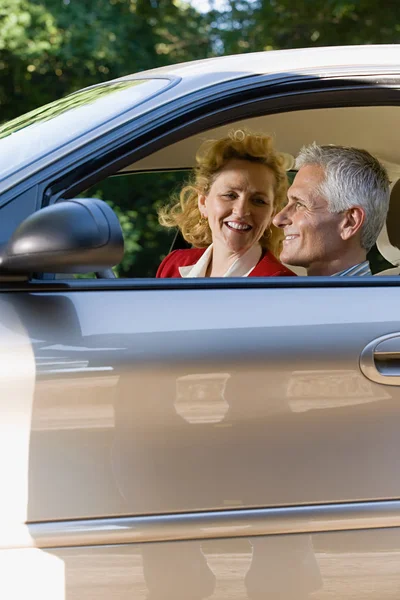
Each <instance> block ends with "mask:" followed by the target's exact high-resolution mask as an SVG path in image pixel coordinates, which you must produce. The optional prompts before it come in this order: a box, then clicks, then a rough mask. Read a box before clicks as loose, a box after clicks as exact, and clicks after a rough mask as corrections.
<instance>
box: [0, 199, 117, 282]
mask: <svg viewBox="0 0 400 600" xmlns="http://www.w3.org/2000/svg"><path fill="white" fill-rule="evenodd" d="M123 255H124V239H123V235H122V229H121V225H120V223H119V220H118V217H117V215H116V214H115V212H114V211H113V210H112V208H111V207H110V206H108V204H106V203H105V202H103V201H102V200H99V199H98V198H74V199H71V200H62V201H59V202H57V203H56V204H53V205H52V206H47V207H46V208H42V209H41V210H38V211H37V212H35V213H33V214H32V215H29V217H27V218H26V219H25V220H24V221H23V222H22V223H21V224H20V225H19V226H18V227H17V229H16V230H15V231H14V233H13V235H12V236H11V238H10V239H9V240H8V242H7V243H6V244H5V245H4V246H3V247H2V248H1V249H0V275H7V274H9V275H29V273H90V272H92V271H102V270H105V269H109V268H111V267H113V266H115V265H117V264H118V263H119V262H120V261H121V260H122V257H123Z"/></svg>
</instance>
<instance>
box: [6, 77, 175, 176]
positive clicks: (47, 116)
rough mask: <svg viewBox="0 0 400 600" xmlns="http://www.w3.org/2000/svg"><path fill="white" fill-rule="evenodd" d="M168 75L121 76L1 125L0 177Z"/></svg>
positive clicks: (147, 92) (151, 90)
mask: <svg viewBox="0 0 400 600" xmlns="http://www.w3.org/2000/svg"><path fill="white" fill-rule="evenodd" d="M169 84H170V81H169V80H168V79H123V80H118V81H113V82H110V83H106V84H101V85H97V86H93V87H89V88H86V89H84V90H80V91H79V92H75V93H74V94H70V95H68V96H66V97H65V98H61V99H60V100H56V101H55V102H52V103H51V104H48V105H46V106H42V107H40V108H38V109H36V110H33V111H31V112H29V113H27V114H26V115H22V116H21V117H18V118H16V119H13V120H12V121H9V122H8V123H4V124H3V125H1V126H0V181H1V180H3V179H5V178H6V177H7V176H8V175H10V174H11V173H13V172H16V171H17V170H18V169H20V168H22V167H24V166H27V165H29V164H31V163H32V162H34V161H35V160H37V159H39V158H41V157H43V156H45V155H47V154H49V153H50V152H54V151H55V150H57V149H58V148H61V147H62V146H64V145H65V144H67V143H68V142H70V141H72V140H74V139H77V138H78V137H80V136H81V135H83V134H85V133H87V132H89V131H90V130H92V129H94V128H95V127H98V126H99V125H101V124H102V123H105V122H107V121H108V120H109V119H112V118H114V117H118V116H119V115H120V114H121V113H123V112H124V111H126V110H129V109H131V108H132V107H134V106H136V105H137V104H139V103H140V102H141V101H143V100H145V99H148V98H149V97H150V96H152V95H154V94H155V93H157V92H159V91H160V90H162V89H163V88H165V87H167V86H168V85H169Z"/></svg>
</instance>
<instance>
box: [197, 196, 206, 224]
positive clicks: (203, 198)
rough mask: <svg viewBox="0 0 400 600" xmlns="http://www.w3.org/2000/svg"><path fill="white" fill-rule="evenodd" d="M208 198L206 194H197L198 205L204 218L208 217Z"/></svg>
mask: <svg viewBox="0 0 400 600" xmlns="http://www.w3.org/2000/svg"><path fill="white" fill-rule="evenodd" d="M206 198H207V196H205V195H204V194H198V196H197V205H198V207H199V211H200V214H201V216H202V217H203V218H205V219H207V216H208V215H207V206H206Z"/></svg>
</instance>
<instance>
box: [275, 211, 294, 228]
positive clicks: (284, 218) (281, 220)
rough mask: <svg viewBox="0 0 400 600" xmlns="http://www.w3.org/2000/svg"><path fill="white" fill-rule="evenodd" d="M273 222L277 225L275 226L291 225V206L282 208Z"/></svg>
mask: <svg viewBox="0 0 400 600" xmlns="http://www.w3.org/2000/svg"><path fill="white" fill-rule="evenodd" d="M272 222H273V224H274V225H275V227H286V225H290V223H291V222H292V220H291V218H290V210H289V207H288V206H285V207H284V208H282V210H281V211H280V212H278V214H276V215H275V216H274V218H273V219H272Z"/></svg>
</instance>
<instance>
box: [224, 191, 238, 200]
mask: <svg viewBox="0 0 400 600" xmlns="http://www.w3.org/2000/svg"><path fill="white" fill-rule="evenodd" d="M224 198H229V199H230V200H234V199H235V198H236V194H235V192H226V194H224Z"/></svg>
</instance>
